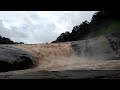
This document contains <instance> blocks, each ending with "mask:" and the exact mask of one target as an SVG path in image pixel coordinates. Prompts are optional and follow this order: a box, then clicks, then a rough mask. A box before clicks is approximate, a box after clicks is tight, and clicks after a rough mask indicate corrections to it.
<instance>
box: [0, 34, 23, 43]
mask: <svg viewBox="0 0 120 90" xmlns="http://www.w3.org/2000/svg"><path fill="white" fill-rule="evenodd" d="M0 44H24V43H23V42H13V41H12V40H10V39H9V38H6V37H2V36H1V35H0Z"/></svg>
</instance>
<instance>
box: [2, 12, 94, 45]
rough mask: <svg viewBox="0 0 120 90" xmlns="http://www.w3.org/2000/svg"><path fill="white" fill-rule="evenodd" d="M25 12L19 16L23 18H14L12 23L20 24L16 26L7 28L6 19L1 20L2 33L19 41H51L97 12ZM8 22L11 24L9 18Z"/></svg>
mask: <svg viewBox="0 0 120 90" xmlns="http://www.w3.org/2000/svg"><path fill="white" fill-rule="evenodd" d="M24 13H25V15H24V14H21V15H23V16H19V17H21V18H19V19H14V20H12V23H13V24H14V23H16V24H17V25H18V26H15V25H16V24H15V25H12V26H10V28H6V27H5V25H4V24H3V21H4V19H3V21H0V35H2V36H5V37H8V38H10V39H12V40H13V41H17V42H25V43H45V42H51V41H53V40H55V39H56V38H57V37H58V36H59V35H60V34H61V33H62V32H65V31H71V30H72V28H73V27H74V26H75V25H78V24H80V23H81V22H82V21H84V20H90V18H91V17H92V15H93V13H95V12H74V11H73V12H72V11H71V12H67V11H65V12H63V11H61V12H58V11H53V12H50V11H49V12H30V13H29V14H26V13H27V12H24ZM14 14H15V13H14ZM17 15H18V14H17ZM11 16H12V15H11ZM12 18H14V17H12ZM15 18H16V17H15ZM6 20H7V18H6ZM10 20H11V19H10ZM15 20H16V21H15ZM17 20H18V21H17ZM19 20H20V22H19ZM6 24H8V25H11V22H10V21H9V18H8V21H6Z"/></svg>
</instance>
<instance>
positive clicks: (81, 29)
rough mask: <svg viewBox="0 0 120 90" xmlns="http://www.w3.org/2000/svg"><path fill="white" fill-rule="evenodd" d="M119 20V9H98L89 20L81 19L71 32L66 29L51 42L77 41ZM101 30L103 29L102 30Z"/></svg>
mask: <svg viewBox="0 0 120 90" xmlns="http://www.w3.org/2000/svg"><path fill="white" fill-rule="evenodd" d="M119 20H120V13H119V11H99V12H96V13H95V14H94V15H93V16H92V19H91V22H88V21H87V20H86V21H83V22H82V23H81V24H80V25H77V26H75V27H73V29H72V32H69V31H66V32H65V33H61V35H60V36H59V37H58V38H57V39H56V40H55V41H53V42H52V43H56V42H67V41H77V40H82V39H85V38H87V37H88V36H89V35H92V34H93V33H96V32H98V31H100V30H101V29H102V28H106V29H107V27H108V26H109V25H110V24H111V23H112V22H113V21H119ZM102 32H103V31H102ZM94 36H95V34H94Z"/></svg>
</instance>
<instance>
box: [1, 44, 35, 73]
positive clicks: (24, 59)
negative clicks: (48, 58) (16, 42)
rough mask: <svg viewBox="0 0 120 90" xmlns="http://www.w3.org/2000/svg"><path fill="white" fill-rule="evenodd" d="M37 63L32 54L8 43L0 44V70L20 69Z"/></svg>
mask: <svg viewBox="0 0 120 90" xmlns="http://www.w3.org/2000/svg"><path fill="white" fill-rule="evenodd" d="M36 65H37V62H36V60H35V59H34V57H33V56H31V55H30V54H28V53H27V52H25V51H22V50H20V49H17V48H13V47H11V46H10V45H6V46H5V45H0V72H6V71H12V70H22V69H27V68H32V67H34V66H36Z"/></svg>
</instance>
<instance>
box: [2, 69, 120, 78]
mask: <svg viewBox="0 0 120 90" xmlns="http://www.w3.org/2000/svg"><path fill="white" fill-rule="evenodd" d="M0 79H120V70H64V71H45V70H43V71H38V72H32V73H25V74H16V75H15V74H14V75H0Z"/></svg>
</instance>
